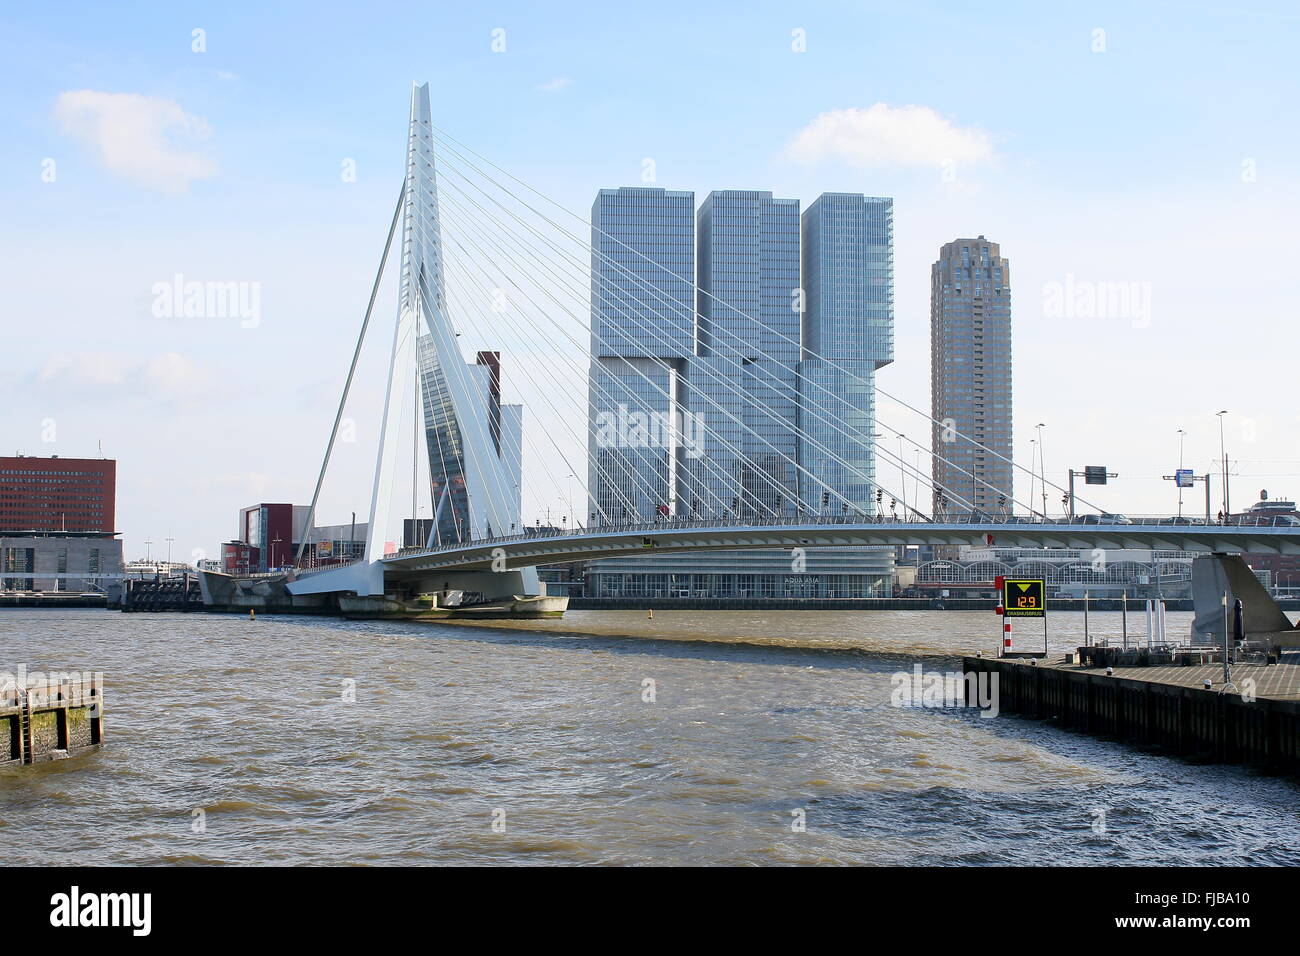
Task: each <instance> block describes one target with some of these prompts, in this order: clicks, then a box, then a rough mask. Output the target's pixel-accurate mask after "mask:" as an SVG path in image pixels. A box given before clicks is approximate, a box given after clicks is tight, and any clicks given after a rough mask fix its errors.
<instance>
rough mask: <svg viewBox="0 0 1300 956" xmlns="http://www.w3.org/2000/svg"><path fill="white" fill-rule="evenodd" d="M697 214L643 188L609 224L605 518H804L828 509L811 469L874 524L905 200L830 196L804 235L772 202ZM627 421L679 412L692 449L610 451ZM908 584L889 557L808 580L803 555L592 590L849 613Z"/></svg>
mask: <svg viewBox="0 0 1300 956" xmlns="http://www.w3.org/2000/svg"><path fill="white" fill-rule="evenodd" d="M692 206H693V197H692V194H691V193H683V192H669V191H665V190H662V189H650V188H625V189H617V190H613V189H607V190H601V192H600V194H599V195H598V196H597V198H596V203H595V206H594V207H593V210H592V226H593V228H592V246H593V250H594V251H593V255H592V322H591V324H592V330H593V335H592V363H591V380H590V383H589V394H590V402H589V404H590V408H591V414H592V425H591V433H592V441H591V444H590V450H589V471H590V482H591V484H590V487H591V489H592V495H593V500H594V502H595V504H596V506H598V510H599V511H600V512H603V514H593V519H594V520H595V521H600V520H602V518H603V517H607V518H608V519H609V520H613V521H620V520H623V519H639V520H652V519H653V518H654V516H655V515H656V514H662V513H675V514H677V515H680V516H683V517H686V516H689V517H699V518H707V517H710V516H717V517H719V518H732V517H740V518H760V517H763V516H767V515H772V514H779V515H793V514H796V513H797V512H798V511H799V510H800V499H801V497H802V499H803V503H804V505H805V507H807V506H808V505H809V504H810V503H811V502H819V501H820V495H819V494H818V491H819V490H820V485H817V484H816V483H815V482H812V481H810V480H809V479H806V478H803V479H801V477H800V468H801V467H802V468H806V469H808V470H813V471H815V473H816V474H817V475H818V477H819V478H820V479H821V480H823V481H826V482H827V484H830V485H831V486H832V487H833V488H834V489H835V491H836V495H837V496H839V495H842V496H844V497H845V498H847V499H849V500H850V501H852V502H853V503H854V508H855V510H860V511H864V512H865V511H866V510H867V506H868V503H869V500H868V499H869V498H870V491H871V488H870V484H869V482H866V483H864V481H863V476H864V475H865V476H866V477H868V478H869V477H870V476H871V474H872V473H873V468H874V459H873V455H872V452H871V434H872V430H873V427H874V420H873V417H872V415H873V404H872V387H873V383H874V374H875V370H876V369H877V368H879V367H881V366H883V365H885V364H887V363H888V362H890V361H891V360H892V358H893V238H892V202H891V201H890V200H888V199H870V198H866V197H863V196H861V195H856V194H839V193H828V194H825V195H823V196H822V197H821V198H820V199H818V200H817V201H816V202H815V203H813V205H812V206H811V207H810V208H809V210H808V211H807V212H805V213H804V215H803V217H802V220H801V218H800V214H799V202H798V200H794V199H777V198H774V197H773V196H772V194H771V193H770V192H760V191H752V190H720V191H715V192H712V193H710V194H709V196H708V197H707V198H706V199H705V200H704V202H703V203H702V204H701V206H700V209H699V212H698V214H696V213H695V212H694V210H693V209H692ZM692 217H694V227H695V229H694V235H692V232H691V230H690V228H688V226H687V224H688V223H690V221H691V218H692ZM801 249H802V255H801ZM637 253H640V254H639V255H638V254H637ZM697 263H698V271H697V270H696V265H697ZM659 266H663V267H664V268H659ZM669 272H671V273H672V275H670V274H669ZM801 273H802V276H801ZM697 276H698V287H696V278H697ZM682 279H689V280H690V284H689V286H688V285H687V284H686V283H684V282H682V281H681V280H682ZM692 299H693V300H694V301H693V302H692ZM804 378H807V379H810V380H812V381H814V382H815V383H817V384H818V385H819V386H821V387H820V388H813V389H811V390H809V389H808V387H807V386H806V385H805V384H801V382H802V380H803V379H804ZM805 402H811V403H814V404H812V405H809V406H808V408H807V409H805V408H803V407H802V404H803V403H805ZM620 406H623V407H624V410H628V409H631V410H636V411H639V412H643V413H645V414H646V415H647V416H649V417H651V418H652V419H653V418H654V417H655V416H667V417H668V418H669V419H671V421H672V422H673V423H674V428H675V434H676V438H677V439H680V443H678V444H674V445H673V446H672V447H669V448H664V447H629V445H628V443H624V442H620V441H613V442H611V441H609V440H608V439H609V438H610V436H611V435H614V436H620V435H622V434H623V433H622V432H621V431H620V430H619V428H618V427H613V428H611V427H610V426H611V425H615V426H617V424H618V423H616V422H614V421H613V420H612V418H611V414H612V413H617V412H618V411H619V409H620ZM801 429H807V430H810V431H813V441H812V443H804V442H801V441H800V438H799V435H800V430H801ZM602 433H603V435H604V436H605V437H604V440H602V438H601V435H602ZM834 456H841V457H844V458H849V459H850V467H847V468H846V467H845V466H843V465H838V464H832V462H831V461H830V459H831V458H832V457H834ZM835 500H836V501H837V502H838V501H839V498H838V497H837V498H836V499H835ZM812 510H813V511H814V512H816V511H817V510H819V509H818V508H816V507H813V509H812ZM822 510H823V513H827V514H829V513H832V512H833V513H840V511H839V510H838V509H835V508H833V507H831V506H829V505H828V506H827V507H826V508H825V509H822ZM892 570H893V551H892V549H889V548H846V549H838V548H837V549H824V548H822V549H810V550H809V551H808V553H807V555H806V557H805V560H804V561H803V564H802V566H801V567H800V568H799V569H798V570H796V569H795V568H794V567H793V566H792V559H791V552H789V551H788V550H775V551H773V550H762V551H725V552H717V553H709V554H682V555H660V556H655V557H648V556H647V557H629V558H615V559H603V560H600V561H596V562H593V563H592V565H591V569H590V571H589V576H588V582H589V585H590V590H589V593H590V594H592V595H594V596H611V597H612V596H625V597H633V596H635V597H655V596H661V597H669V596H679V597H687V596H690V597H737V598H745V597H768V598H779V597H840V598H845V597H867V596H878V595H881V594H886V593H888V588H889V584H890V579H891V576H892Z"/></svg>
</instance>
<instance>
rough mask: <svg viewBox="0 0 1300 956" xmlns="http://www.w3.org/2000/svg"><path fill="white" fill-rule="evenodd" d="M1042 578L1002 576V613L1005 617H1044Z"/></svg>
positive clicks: (1045, 607)
mask: <svg viewBox="0 0 1300 956" xmlns="http://www.w3.org/2000/svg"><path fill="white" fill-rule="evenodd" d="M1043 584H1044V582H1043V580H1042V578H1003V579H1002V608H1003V611H1002V613H1003V614H1005V615H1006V616H1007V617H1046V616H1047V602H1046V600H1045V589H1044V587H1043Z"/></svg>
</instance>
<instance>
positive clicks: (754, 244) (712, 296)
mask: <svg viewBox="0 0 1300 956" xmlns="http://www.w3.org/2000/svg"><path fill="white" fill-rule="evenodd" d="M696 224H697V237H698V254H699V273H698V275H699V280H698V284H699V288H698V292H697V297H696V300H697V303H698V311H699V337H698V338H699V343H698V344H699V348H698V351H699V354H698V356H697V357H696V358H695V359H692V361H691V362H690V363H689V366H688V371H687V376H686V388H687V394H688V409H689V412H690V414H691V415H692V417H693V420H694V421H695V422H698V423H699V424H700V426H701V427H700V432H701V434H702V435H703V438H704V448H703V454H702V455H701V456H699V458H698V459H695V460H692V459H691V458H687V459H685V460H684V474H685V476H686V477H685V478H684V479H683V481H682V502H683V503H685V502H689V504H690V507H691V509H692V512H693V513H695V512H701V513H705V514H712V513H720V514H726V515H736V516H739V517H747V516H764V515H774V514H793V513H795V511H796V510H797V498H798V473H797V469H796V466H795V463H796V461H797V456H798V454H799V448H798V443H797V441H796V440H795V427H796V424H797V408H796V403H797V398H798V388H797V384H796V380H797V373H796V370H797V367H798V362H799V334H800V330H799V313H798V311H797V308H796V304H797V303H796V298H795V296H796V292H797V290H798V287H799V201H798V200H797V199H774V198H773V197H772V194H771V193H770V192H754V191H746V190H722V191H715V192H712V193H710V194H709V196H708V197H707V198H706V199H705V200H704V202H703V203H702V204H701V205H700V210H699V213H698V215H697V217H696Z"/></svg>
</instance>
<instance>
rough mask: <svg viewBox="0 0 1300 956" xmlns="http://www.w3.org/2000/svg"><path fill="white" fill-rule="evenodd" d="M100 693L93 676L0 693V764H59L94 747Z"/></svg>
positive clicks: (100, 718)
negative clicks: (48, 761)
mask: <svg viewBox="0 0 1300 956" xmlns="http://www.w3.org/2000/svg"><path fill="white" fill-rule="evenodd" d="M103 694H104V688H103V686H102V684H101V683H100V682H99V681H98V680H97V679H96V678H94V677H85V678H81V677H76V678H74V679H72V680H60V681H58V682H57V683H50V684H42V685H41V686H39V687H31V688H28V689H26V690H21V689H15V688H9V689H7V690H5V691H3V692H0V765H7V764H27V763H42V762H44V761H47V760H60V759H63V758H65V757H72V756H75V755H77V754H79V753H84V752H86V751H88V750H93V749H95V748H96V747H98V746H99V745H100V743H101V742H102V741H103V739H104V709H103V700H104V697H103Z"/></svg>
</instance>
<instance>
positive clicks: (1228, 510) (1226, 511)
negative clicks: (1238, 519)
mask: <svg viewBox="0 0 1300 956" xmlns="http://www.w3.org/2000/svg"><path fill="white" fill-rule="evenodd" d="M1214 414H1215V415H1217V416H1218V419H1219V455H1220V457H1221V458H1222V459H1223V517H1224V519H1225V520H1226V519H1227V517H1228V515H1230V514H1232V505H1231V503H1230V502H1231V498H1230V497H1229V496H1228V452H1227V448H1226V446H1225V445H1224V443H1223V416H1224V415H1226V414H1228V410H1227V409H1226V408H1225V409H1223V410H1222V411H1218V412H1215V413H1214Z"/></svg>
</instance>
